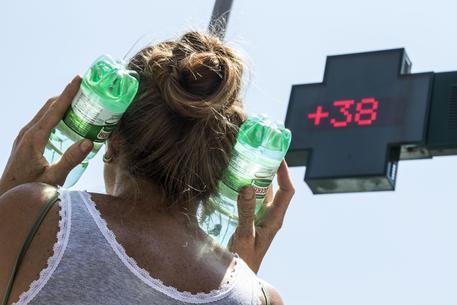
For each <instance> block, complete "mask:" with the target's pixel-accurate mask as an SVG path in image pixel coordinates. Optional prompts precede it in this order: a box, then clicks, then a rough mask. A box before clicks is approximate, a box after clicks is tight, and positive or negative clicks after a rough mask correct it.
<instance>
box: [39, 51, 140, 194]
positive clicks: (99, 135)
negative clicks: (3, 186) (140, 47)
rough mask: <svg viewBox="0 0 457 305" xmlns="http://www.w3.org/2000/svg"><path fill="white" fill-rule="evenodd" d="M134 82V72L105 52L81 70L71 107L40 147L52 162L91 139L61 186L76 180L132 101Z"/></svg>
mask: <svg viewBox="0 0 457 305" xmlns="http://www.w3.org/2000/svg"><path fill="white" fill-rule="evenodd" d="M138 86H139V82H138V76H137V73H136V72H135V71H131V70H127V69H126V67H125V65H124V64H123V63H122V62H120V61H116V60H114V59H112V58H111V57H110V56H109V55H103V56H101V57H99V58H98V59H97V60H96V61H95V62H94V63H93V64H92V66H91V67H90V68H89V70H88V71H87V72H86V73H85V74H84V77H83V79H82V82H81V86H80V88H79V91H78V92H77V94H76V96H75V97H74V99H73V101H72V103H71V107H70V108H69V109H68V111H67V112H66V113H65V115H64V118H63V119H62V120H61V121H60V122H59V124H58V125H57V126H56V127H55V128H54V129H53V130H52V132H51V134H50V135H49V140H48V143H47V145H46V148H45V151H44V156H45V158H46V160H47V161H48V162H49V164H53V163H55V162H57V161H58V160H59V159H60V157H61V156H62V155H63V153H64V152H65V150H67V148H69V147H70V146H71V145H72V144H74V143H76V142H78V141H80V140H82V139H84V138H85V139H89V140H91V141H92V142H93V144H94V146H93V149H92V151H91V152H90V153H89V155H88V156H87V157H86V159H85V160H84V161H83V162H82V163H81V164H79V165H78V166H77V167H75V168H74V169H73V170H72V171H71V172H70V174H69V175H68V177H67V179H66V180H65V184H64V185H63V186H64V187H67V188H68V187H71V186H73V185H74V184H75V183H76V182H77V181H78V180H79V178H80V177H81V175H82V174H83V172H84V171H85V170H86V168H87V166H88V163H89V160H90V159H92V158H93V157H94V156H95V155H96V154H97V152H98V151H99V150H100V148H101V147H102V146H103V143H104V142H105V140H106V139H107V138H108V137H109V135H110V133H111V131H112V130H113V129H114V127H115V126H116V124H117V122H118V121H119V119H120V118H121V116H122V114H123V113H124V112H125V110H126V109H127V107H128V106H129V105H130V103H131V102H132V101H133V98H134V97H135V94H136V92H137V91H138Z"/></svg>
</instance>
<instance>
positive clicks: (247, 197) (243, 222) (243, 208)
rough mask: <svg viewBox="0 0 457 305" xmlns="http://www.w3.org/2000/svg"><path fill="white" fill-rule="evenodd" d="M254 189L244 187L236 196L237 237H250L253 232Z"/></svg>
mask: <svg viewBox="0 0 457 305" xmlns="http://www.w3.org/2000/svg"><path fill="white" fill-rule="evenodd" d="M254 219H255V190H254V188H253V187H252V186H248V187H245V188H243V189H242V190H241V192H240V195H239V196H238V227H237V228H236V234H237V236H238V237H252V236H253V235H254V234H255V224H254Z"/></svg>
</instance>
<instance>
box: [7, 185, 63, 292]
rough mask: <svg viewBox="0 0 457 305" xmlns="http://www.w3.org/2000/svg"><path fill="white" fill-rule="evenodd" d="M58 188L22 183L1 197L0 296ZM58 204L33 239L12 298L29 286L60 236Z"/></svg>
mask: <svg viewBox="0 0 457 305" xmlns="http://www.w3.org/2000/svg"><path fill="white" fill-rule="evenodd" d="M55 192H56V188H55V187H53V186H50V185H47V184H44V183H27V184H22V185H19V186H17V187H15V188H13V189H11V190H9V191H8V192H6V193H4V194H3V195H2V196H0V245H7V246H5V247H4V246H2V247H0V288H1V289H0V297H1V298H2V297H3V295H2V294H3V293H4V288H5V287H6V285H7V282H8V279H9V276H10V274H11V271H12V269H13V267H14V262H15V261H16V258H17V255H18V254H19V252H20V249H21V247H22V244H23V242H24V240H25V238H26V237H27V234H28V233H29V231H30V229H31V227H32V225H33V224H34V222H35V220H36V218H37V217H38V214H39V212H40V210H41V208H42V207H43V206H44V205H45V204H46V203H47V202H48V201H49V199H51V198H52V197H53V196H54V195H55ZM58 222H59V207H58V205H56V204H55V205H54V206H53V207H52V208H51V210H50V211H49V212H48V214H47V216H46V217H45V218H44V220H43V222H42V224H41V225H40V227H39V229H38V231H37V234H36V235H35V237H34V239H33V240H32V242H31V244H30V247H29V249H28V250H27V252H26V255H25V256H24V258H23V265H27V268H19V272H18V274H17V276H16V280H15V284H14V286H13V291H12V295H11V298H10V301H12V300H16V298H17V297H18V295H19V294H20V293H21V292H22V290H25V289H27V288H28V285H29V284H30V283H31V282H32V281H33V280H35V278H33V277H34V276H36V275H37V274H38V273H39V272H40V271H41V269H43V268H44V267H45V266H46V263H47V259H48V257H49V256H50V254H52V247H53V244H54V243H55V241H56V239H57V231H58Z"/></svg>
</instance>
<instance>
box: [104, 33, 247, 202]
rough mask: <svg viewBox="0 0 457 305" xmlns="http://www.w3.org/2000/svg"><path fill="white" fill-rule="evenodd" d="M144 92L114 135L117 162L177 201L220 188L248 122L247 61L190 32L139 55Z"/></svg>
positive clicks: (134, 65)
mask: <svg viewBox="0 0 457 305" xmlns="http://www.w3.org/2000/svg"><path fill="white" fill-rule="evenodd" d="M128 68H129V69H131V70H135V71H136V72H138V74H139V77H140V86H139V89H138V93H137V95H136V97H135V99H134V101H133V103H132V105H131V106H130V107H129V108H128V109H127V111H126V112H125V114H124V115H123V117H122V119H121V120H120V122H119V125H118V126H117V128H116V129H115V130H114V132H113V134H112V136H111V137H112V138H111V139H113V140H112V141H111V142H112V143H115V144H112V145H110V146H114V148H113V150H115V151H116V153H115V156H116V160H118V161H119V162H116V166H118V167H120V169H122V170H123V171H125V172H126V173H127V174H128V175H129V176H131V177H132V178H134V179H135V178H141V179H143V180H146V181H150V182H151V183H153V184H154V185H156V186H158V187H159V188H160V189H161V190H162V192H163V195H164V196H165V197H166V198H167V200H168V201H169V202H171V203H176V202H180V203H191V202H197V201H199V200H206V199H207V198H208V197H209V196H210V195H211V194H212V193H214V192H215V191H216V187H217V181H218V180H219V179H220V178H221V177H222V173H223V170H224V169H225V168H226V167H227V165H228V162H229V160H230V157H231V152H232V147H233V145H234V144H235V137H236V134H237V131H238V127H239V125H240V124H241V123H242V121H244V119H245V117H244V112H243V108H242V102H241V97H240V93H241V85H242V74H243V68H244V64H243V62H242V60H241V58H240V57H239V56H238V55H237V54H236V53H235V52H234V50H233V49H231V48H229V47H227V46H225V45H224V44H223V43H222V42H221V41H220V40H219V39H218V38H217V37H215V36H211V35H209V34H206V33H201V32H189V33H186V34H184V35H183V36H182V37H180V38H179V39H177V40H174V41H166V42H162V43H159V44H157V45H153V46H149V47H146V48H144V49H143V50H141V51H140V52H138V53H137V54H136V55H135V56H134V57H133V58H132V59H131V60H130V62H129V64H128Z"/></svg>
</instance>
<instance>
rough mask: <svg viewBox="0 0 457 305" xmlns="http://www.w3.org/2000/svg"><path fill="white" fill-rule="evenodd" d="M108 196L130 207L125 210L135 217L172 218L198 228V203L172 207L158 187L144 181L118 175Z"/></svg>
mask: <svg viewBox="0 0 457 305" xmlns="http://www.w3.org/2000/svg"><path fill="white" fill-rule="evenodd" d="M108 194H109V195H111V196H113V197H116V198H117V199H119V200H120V202H122V203H123V204H125V205H128V207H127V206H126V207H125V208H128V210H129V212H130V213H134V214H135V215H143V216H145V217H146V218H148V219H150V217H161V218H164V217H165V218H171V219H174V220H175V221H177V222H178V223H182V224H183V225H185V226H186V227H188V226H191V227H196V226H198V222H197V208H198V206H197V203H196V204H193V205H191V204H186V205H180V204H174V205H171V204H170V201H169V200H167V198H166V197H165V196H164V195H163V192H162V191H161V189H160V188H159V187H158V186H157V185H155V184H153V183H152V182H149V181H146V180H144V179H138V178H136V179H133V178H131V177H130V176H126V175H120V174H117V175H116V177H115V179H114V184H113V186H112V188H111V189H110V190H108Z"/></svg>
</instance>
